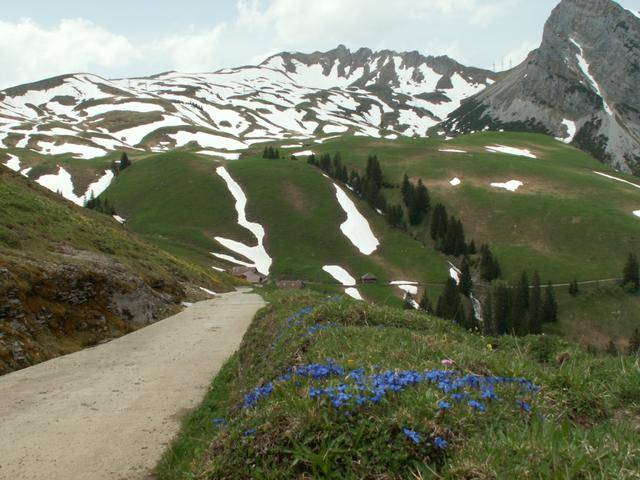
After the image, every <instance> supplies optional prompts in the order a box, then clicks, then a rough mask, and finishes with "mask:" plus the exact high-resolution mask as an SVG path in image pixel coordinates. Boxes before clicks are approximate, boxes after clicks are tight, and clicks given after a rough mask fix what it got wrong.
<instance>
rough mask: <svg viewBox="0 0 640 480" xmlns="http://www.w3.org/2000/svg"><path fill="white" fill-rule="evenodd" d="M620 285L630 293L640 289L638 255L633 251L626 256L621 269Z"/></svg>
mask: <svg viewBox="0 0 640 480" xmlns="http://www.w3.org/2000/svg"><path fill="white" fill-rule="evenodd" d="M622 285H623V286H624V287H625V288H626V289H627V290H628V291H629V292H631V293H637V292H638V290H640V267H639V266H638V257H637V256H636V255H635V254H633V253H630V254H629V256H628V257H627V263H626V264H625V266H624V270H623V271H622Z"/></svg>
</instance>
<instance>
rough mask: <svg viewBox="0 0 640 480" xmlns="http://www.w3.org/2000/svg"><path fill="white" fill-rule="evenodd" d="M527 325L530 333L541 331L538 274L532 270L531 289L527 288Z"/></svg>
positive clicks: (540, 301) (540, 292)
mask: <svg viewBox="0 0 640 480" xmlns="http://www.w3.org/2000/svg"><path fill="white" fill-rule="evenodd" d="M529 326H530V330H531V333H532V334H534V335H539V334H541V333H542V290H541V289H540V274H539V273H538V272H537V271H535V272H533V278H532V280H531V289H530V290H529Z"/></svg>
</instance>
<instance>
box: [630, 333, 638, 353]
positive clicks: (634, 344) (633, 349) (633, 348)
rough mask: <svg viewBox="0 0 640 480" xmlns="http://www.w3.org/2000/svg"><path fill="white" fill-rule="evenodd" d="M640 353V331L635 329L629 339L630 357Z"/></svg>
mask: <svg viewBox="0 0 640 480" xmlns="http://www.w3.org/2000/svg"><path fill="white" fill-rule="evenodd" d="M638 353H640V329H637V328H636V329H635V330H634V331H633V334H631V338H630V339H629V355H636V354H638Z"/></svg>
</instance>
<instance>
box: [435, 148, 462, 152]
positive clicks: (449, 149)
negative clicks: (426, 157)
mask: <svg viewBox="0 0 640 480" xmlns="http://www.w3.org/2000/svg"><path fill="white" fill-rule="evenodd" d="M438 151H439V152H443V153H467V152H466V150H457V149H455V148H441V149H439V150H438Z"/></svg>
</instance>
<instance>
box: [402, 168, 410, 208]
mask: <svg viewBox="0 0 640 480" xmlns="http://www.w3.org/2000/svg"><path fill="white" fill-rule="evenodd" d="M400 192H401V193H402V200H403V201H404V204H405V205H406V206H407V207H409V205H411V203H412V198H413V185H412V184H411V182H410V181H409V176H408V175H407V174H406V173H405V174H404V178H403V179H402V186H401V187H400Z"/></svg>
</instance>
